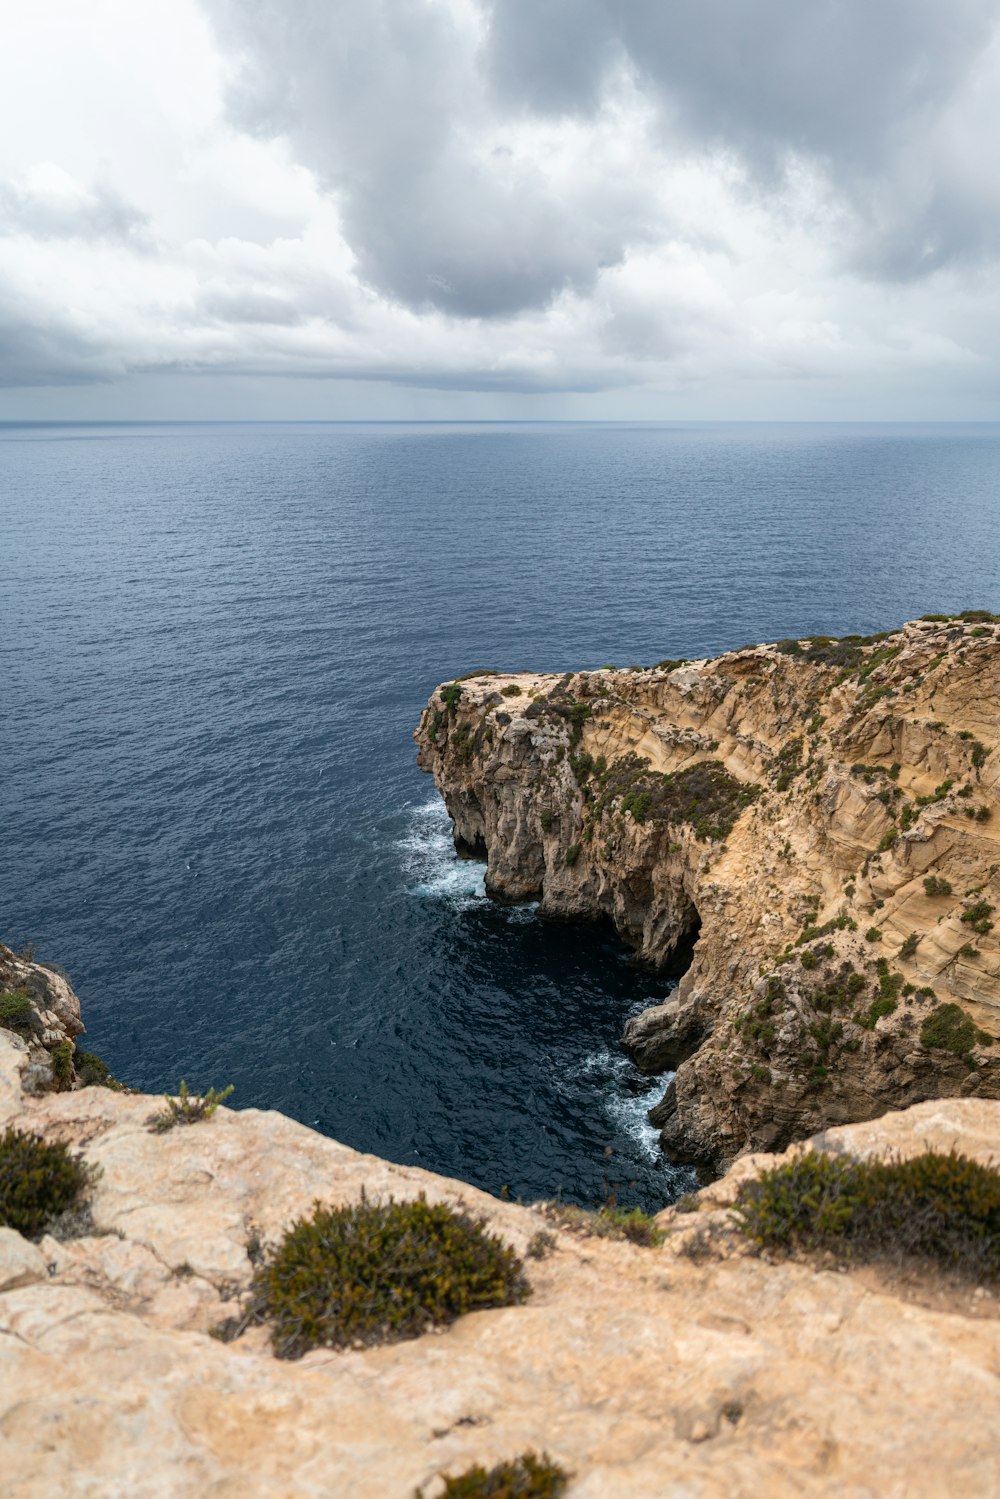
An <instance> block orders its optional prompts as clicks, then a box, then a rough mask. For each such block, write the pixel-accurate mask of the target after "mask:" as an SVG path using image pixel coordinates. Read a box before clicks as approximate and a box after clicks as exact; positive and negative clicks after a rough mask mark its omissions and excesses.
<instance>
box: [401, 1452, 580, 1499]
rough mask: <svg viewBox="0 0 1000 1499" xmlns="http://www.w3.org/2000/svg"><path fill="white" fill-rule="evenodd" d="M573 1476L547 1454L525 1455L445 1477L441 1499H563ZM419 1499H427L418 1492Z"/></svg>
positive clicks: (440, 1491)
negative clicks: (570, 1477)
mask: <svg viewBox="0 0 1000 1499" xmlns="http://www.w3.org/2000/svg"><path fill="white" fill-rule="evenodd" d="M568 1483H569V1474H568V1473H566V1472H565V1471H564V1470H563V1469H562V1468H560V1467H559V1465H558V1464H557V1463H554V1462H552V1461H551V1459H550V1458H549V1457H547V1456H546V1454H545V1453H544V1452H543V1453H542V1455H541V1457H536V1455H535V1453H533V1452H525V1453H524V1454H523V1455H522V1456H521V1457H515V1458H514V1459H513V1461H511V1462H505V1463H497V1465H496V1467H494V1468H483V1467H481V1466H480V1465H479V1464H478V1463H477V1464H476V1466H475V1467H474V1468H469V1469H467V1470H466V1472H464V1473H459V1474H457V1475H456V1476H455V1477H450V1476H448V1475H445V1477H444V1488H443V1489H440V1490H438V1491H437V1492H438V1493H439V1495H440V1499H559V1495H560V1494H564V1493H565V1492H566V1485H567V1484H568ZM416 1499H425V1495H424V1491H423V1490H422V1489H418V1490H417V1495H416Z"/></svg>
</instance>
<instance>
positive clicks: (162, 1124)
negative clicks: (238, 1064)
mask: <svg viewBox="0 0 1000 1499" xmlns="http://www.w3.org/2000/svg"><path fill="white" fill-rule="evenodd" d="M233 1091H234V1090H233V1085H232V1083H230V1084H229V1087H228V1088H223V1089H222V1092H221V1093H216V1091H215V1089H214V1088H209V1090H208V1092H207V1093H205V1094H200V1093H191V1092H189V1090H188V1085H187V1083H186V1082H185V1081H184V1079H183V1078H181V1086H180V1090H179V1092H178V1095H177V1097H176V1098H171V1097H170V1094H169V1093H166V1094H164V1097H163V1102H164V1103H165V1104H166V1106H167V1107H166V1108H165V1109H164V1110H163V1111H162V1112H161V1113H159V1114H154V1115H153V1117H152V1119H150V1121H149V1128H150V1132H151V1133H152V1134H154V1135H165V1134H166V1132H167V1130H168V1129H173V1127H174V1125H175V1124H197V1123H198V1121H199V1120H200V1119H211V1117H212V1115H213V1114H214V1113H215V1111H216V1109H217V1108H218V1107H219V1104H220V1103H225V1101H226V1099H227V1098H228V1097H229V1095H230V1094H231V1093H232V1092H233Z"/></svg>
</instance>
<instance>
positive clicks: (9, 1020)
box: [0, 989, 35, 1030]
mask: <svg viewBox="0 0 1000 1499" xmlns="http://www.w3.org/2000/svg"><path fill="white" fill-rule="evenodd" d="M34 1015H35V1007H34V1005H33V1004H32V1003H31V995H30V994H29V993H28V991H27V989H13V990H10V991H8V992H7V993H5V994H0V1025H4V1026H6V1027H7V1028H8V1029H9V1030H21V1029H25V1028H26V1027H28V1026H30V1024H31V1022H32V1020H33V1019H34Z"/></svg>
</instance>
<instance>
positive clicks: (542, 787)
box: [416, 613, 1000, 1168]
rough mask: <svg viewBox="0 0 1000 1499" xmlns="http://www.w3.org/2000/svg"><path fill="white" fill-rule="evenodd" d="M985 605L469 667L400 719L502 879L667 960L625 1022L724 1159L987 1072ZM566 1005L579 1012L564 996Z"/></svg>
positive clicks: (469, 850)
mask: <svg viewBox="0 0 1000 1499" xmlns="http://www.w3.org/2000/svg"><path fill="white" fill-rule="evenodd" d="M998 689H1000V619H998V618H997V617H994V616H990V615H985V614H979V613H973V614H969V615H966V616H961V617H956V618H941V617H937V618H933V619H926V620H918V621H914V622H912V623H910V624H907V625H905V626H904V627H903V628H902V629H901V630H899V631H897V632H895V633H892V634H887V635H883V636H877V637H873V638H866V639H862V638H859V637H847V638H845V639H843V640H830V639H826V638H816V639H812V640H800V641H794V640H786V641H780V642H778V643H776V644H771V645H759V646H750V647H746V648H744V649H742V650H738V651H731V652H728V653H727V654H726V655H723V656H720V657H718V658H717V659H716V660H711V661H688V662H678V661H664V662H661V663H660V664H659V665H658V666H656V667H653V668H651V669H641V668H635V667H633V668H631V669H629V670H625V671H622V670H616V669H613V668H606V669H604V670H601V671H582V672H575V673H574V672H567V673H566V674H565V675H563V676H534V675H526V674H518V675H508V674H504V673H481V674H477V675H473V676H471V677H469V678H467V679H459V680H457V681H454V682H451V683H446V684H445V685H444V686H443V687H441V688H439V689H438V690H437V691H436V692H435V693H434V695H433V697H432V699H431V701H430V703H429V705H428V707H427V709H426V711H425V712H424V714H423V716H422V719H421V722H420V725H419V728H418V729H417V731H416V739H417V743H418V747H419V752H418V760H419V764H420V765H421V767H422V768H423V769H425V770H427V771H430V772H431V773H432V774H433V776H434V780H435V783H436V785H437V787H438V789H439V791H440V792H441V794H442V796H443V797H444V800H445V803H446V805H447V807H448V811H449V813H450V815H451V817H452V820H453V823H454V831H455V842H456V846H457V848H458V849H459V851H460V852H463V853H466V854H470V855H475V856H481V857H484V858H485V859H486V861H487V875H486V882H487V889H488V891H489V892H490V894H491V895H493V896H494V897H495V898H496V899H497V900H502V901H523V900H528V899H532V900H539V901H540V902H541V911H542V914H543V915H546V916H550V917H560V918H566V919H594V918H604V917H608V918H610V919H611V920H612V921H613V922H614V925H615V927H616V928H617V930H618V931H619V933H620V934H621V936H622V937H623V938H624V939H625V941H626V942H628V943H630V944H631V945H632V946H633V947H634V948H635V951H636V954H637V955H638V957H639V958H640V959H642V960H645V961H647V962H650V963H653V964H656V965H658V966H663V967H667V968H669V966H670V965H671V964H673V965H675V966H676V968H677V969H678V970H681V969H682V970H683V977H682V978H681V981H680V984H679V987H678V989H677V990H676V992H675V993H674V994H673V995H672V996H671V997H670V999H669V1000H668V1002H667V1003H666V1004H663V1005H660V1006H657V1007H655V1008H653V1009H651V1010H647V1011H646V1012H645V1013H644V1014H643V1015H641V1016H639V1017H638V1018H637V1019H636V1020H634V1021H632V1022H630V1024H629V1026H628V1028H627V1031H626V1034H625V1037H624V1044H625V1046H626V1048H627V1050H628V1051H629V1052H630V1053H631V1055H632V1056H633V1058H634V1059H635V1061H636V1063H637V1064H638V1065H639V1066H640V1067H641V1068H643V1069H644V1070H646V1071H648V1072H651V1073H652V1072H659V1071H662V1070H663V1069H665V1068H670V1069H674V1068H675V1069H676V1076H675V1078H674V1080H673V1081H672V1082H671V1084H670V1086H669V1088H668V1090H667V1093H666V1096H665V1097H664V1099H663V1100H662V1102H661V1103H660V1104H659V1105H658V1106H657V1107H656V1108H655V1109H654V1110H653V1113H652V1116H651V1117H652V1118H653V1119H654V1122H655V1123H657V1124H659V1125H660V1126H661V1129H662V1138H663V1143H664V1146H665V1148H666V1149H667V1151H668V1152H669V1153H670V1154H672V1155H674V1156H676V1157H678V1158H681V1159H684V1160H689V1161H695V1162H700V1163H705V1164H708V1165H710V1166H712V1167H715V1168H718V1167H721V1166H724V1165H725V1163H726V1162H728V1161H730V1160H732V1159H733V1158H734V1157H735V1156H736V1155H738V1154H739V1153H741V1152H743V1151H746V1150H754V1149H765V1150H776V1149H781V1148H783V1147H785V1146H787V1144H788V1143H789V1142H790V1141H792V1140H795V1139H799V1138H803V1137H805V1136H807V1135H809V1134H812V1133H814V1132H815V1131H817V1130H819V1129H822V1128H824V1127H825V1126H827V1125H830V1124H841V1123H845V1122H848V1121H853V1120H865V1119H871V1118H874V1117H877V1116H878V1115H880V1114H882V1113H883V1112H885V1110H887V1109H890V1108H900V1107H905V1106H907V1105H910V1104H913V1103H917V1102H919V1101H920V1100H924V1099H930V1098H937V1097H955V1096H963V1097H969V1096H980V1097H990V1098H996V1097H1000V1045H998V1044H997V1040H996V1038H997V1035H998V1033H1000V945H998V941H997V927H996V926H995V924H994V923H995V921H997V920H998V919H1000V918H998V910H997V908H1000V750H998V749H997V746H998V743H1000V692H998ZM567 1024H572V1017H571V1016H568V1017H567Z"/></svg>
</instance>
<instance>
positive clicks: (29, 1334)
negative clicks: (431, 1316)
mask: <svg viewBox="0 0 1000 1499" xmlns="http://www.w3.org/2000/svg"><path fill="white" fill-rule="evenodd" d="M27 1065H28V1062H27V1052H26V1049H25V1048H24V1046H23V1044H20V1043H17V1042H16V1041H14V1040H12V1039H11V1038H9V1037H8V1036H7V1034H6V1033H4V1032H3V1031H2V1030H0V1129H2V1128H4V1127H5V1126H6V1125H7V1124H8V1123H15V1124H17V1125H18V1126H19V1127H21V1128H28V1129H33V1130H36V1131H38V1132H40V1133H41V1134H43V1135H44V1136H45V1137H46V1138H48V1139H61V1140H64V1141H66V1142H67V1143H69V1144H70V1145H72V1146H73V1147H75V1148H76V1149H78V1150H80V1151H82V1153H83V1155H84V1158H85V1160H86V1162H87V1163H88V1164H89V1165H90V1166H91V1167H92V1168H94V1169H95V1170H96V1171H97V1172H98V1173H99V1174H98V1175H97V1178H96V1181H95V1183H94V1187H93V1196H92V1217H93V1223H92V1225H91V1227H90V1228H89V1229H88V1230H87V1232H86V1233H84V1234H83V1235H82V1236H81V1237H77V1238H73V1239H69V1240H65V1241H60V1240H57V1239H54V1238H51V1237H49V1238H45V1239H43V1240H42V1242H41V1244H40V1245H38V1246H34V1245H31V1244H28V1243H27V1242H26V1241H25V1240H23V1239H22V1238H21V1237H20V1236H19V1235H17V1234H15V1233H13V1232H12V1231H10V1230H7V1231H0V1361H2V1362H0V1371H2V1373H0V1473H2V1481H0V1487H2V1490H3V1493H4V1495H5V1496H10V1499H51V1496H52V1495H55V1494H59V1495H68V1496H81V1499H83V1496H88V1499H89V1496H94V1495H101V1496H118V1495H122V1496H124V1495H128V1496H129V1499H175V1496H176V1495H177V1494H178V1492H181V1491H182V1492H183V1493H185V1494H190V1495H192V1496H199V1499H200V1496H206V1499H207V1496H212V1499H227V1496H236V1495H239V1496H240V1499H329V1496H331V1495H336V1496H337V1499H412V1496H413V1494H414V1491H415V1489H416V1488H417V1486H418V1485H425V1484H426V1485H428V1489H427V1492H428V1493H429V1494H432V1493H435V1492H436V1491H437V1490H436V1489H435V1487H434V1485H435V1482H436V1480H437V1475H439V1474H440V1473H442V1472H443V1471H450V1472H452V1473H456V1472H461V1471H463V1470H465V1469H466V1468H468V1467H469V1466H471V1465H472V1464H473V1463H484V1464H486V1465H491V1464H492V1463H494V1462H497V1461H499V1460H500V1459H503V1458H510V1457H512V1456H514V1455H516V1454H518V1453H520V1452H522V1451H524V1450H525V1449H526V1448H534V1449H535V1450H545V1451H547V1452H549V1453H550V1454H551V1456H552V1457H553V1458H555V1459H556V1460H557V1461H559V1462H560V1463H561V1464H562V1465H563V1466H564V1467H565V1468H567V1469H568V1470H569V1471H570V1472H572V1473H573V1475H574V1477H573V1481H572V1483H571V1485H570V1488H569V1492H568V1499H733V1496H746V1499H757V1496H760V1495H767V1496H769V1499H771V1496H775V1499H783V1496H788V1499H792V1496H794V1499H799V1496H801V1495H803V1494H809V1495H811V1496H815V1499H842V1496H843V1495H845V1494H852V1495H858V1496H869V1495H870V1496H875V1495H878V1496H879V1499H882V1496H889V1495H898V1496H900V1499H903V1496H906V1499H943V1496H945V1495H947V1496H949V1499H950V1496H964V1495H968V1496H970V1499H971V1496H973V1495H976V1496H979V1495H984V1494H991V1493H995V1492H997V1491H998V1488H1000V1446H998V1443H997V1438H996V1433H997V1431H998V1430H1000V1378H998V1373H997V1371H998V1369H1000V1320H998V1316H997V1313H998V1305H997V1301H996V1299H995V1297H994V1295H993V1293H992V1292H986V1293H978V1294H977V1292H976V1291H975V1290H974V1289H973V1288H967V1289H966V1290H964V1291H963V1292H962V1293H961V1295H958V1294H957V1293H956V1296H955V1297H953V1298H952V1301H951V1302H950V1303H949V1304H948V1305H947V1306H944V1307H938V1308H937V1309H935V1308H934V1307H928V1306H925V1305H923V1304H921V1302H920V1301H919V1299H916V1298H915V1297H914V1296H913V1295H912V1294H911V1293H910V1292H909V1291H908V1290H907V1288H906V1287H900V1286H897V1285H894V1284H893V1283H892V1282H891V1281H888V1282H886V1283H879V1282H877V1281H876V1282H873V1281H872V1280H871V1278H870V1277H868V1278H866V1277H865V1276H862V1275H860V1274H855V1273H854V1272H852V1273H850V1274H838V1273H832V1272H830V1271H824V1270H819V1269H817V1268H815V1267H813V1266H810V1265H808V1264H796V1263H786V1264H768V1263H766V1262H764V1261H763V1260H761V1259H759V1258H757V1257H755V1256H754V1255H752V1254H751V1253H750V1252H749V1250H748V1248H747V1245H746V1243H745V1241H742V1240H741V1239H740V1238H739V1236H737V1235H735V1234H733V1233H732V1232H731V1231H730V1230H729V1229H728V1228H727V1224H728V1213H727V1207H728V1204H729V1203H730V1202H731V1201H732V1198H733V1195H734V1193H735V1188H736V1185H737V1183H738V1180H739V1179H741V1178H742V1177H743V1176H746V1175H747V1174H749V1173H751V1172H752V1171H754V1170H756V1169H759V1167H760V1165H761V1164H770V1163H771V1161H772V1160H773V1157H766V1158H763V1160H762V1159H761V1158H755V1157H747V1158H744V1159H743V1160H741V1161H740V1162H739V1163H738V1166H737V1168H736V1173H735V1175H734V1176H733V1177H732V1178H725V1179H724V1180H723V1181H721V1182H719V1183H716V1184H715V1185H714V1186H713V1187H712V1188H710V1189H709V1190H708V1191H707V1192H705V1193H703V1194H701V1195H700V1197H699V1198H698V1200H697V1201H696V1202H695V1203H691V1202H687V1203H685V1205H684V1206H685V1209H686V1211H683V1212H682V1211H681V1210H680V1209H677V1208H675V1209H670V1210H668V1211H667V1212H666V1213H664V1214H663V1215H661V1219H660V1221H661V1224H662V1226H663V1227H664V1228H665V1229H666V1230H667V1237H666V1240H665V1242H664V1244H663V1245H662V1246H661V1247H660V1248H657V1249H641V1248H637V1247H634V1246H632V1245H630V1244H626V1243H615V1242H610V1241H607V1240H603V1239H594V1238H580V1237H577V1236H576V1235H574V1234H572V1233H569V1232H565V1231H561V1230H559V1231H556V1232H555V1234H554V1238H555V1244H554V1247H553V1248H551V1250H550V1251H549V1252H548V1253H547V1254H546V1257H545V1258H544V1259H532V1258H529V1259H527V1261H526V1264H527V1267H528V1274H529V1278H530V1281H531V1284H532V1287H533V1294H532V1296H531V1298H530V1300H529V1301H528V1302H527V1303H525V1304H524V1305H522V1306H515V1307H507V1308H503V1309H501V1310H496V1311H486V1312H480V1313H476V1314H475V1315H472V1316H468V1317H465V1318H462V1319H461V1320H460V1321H458V1322H457V1323H455V1324H454V1325H453V1326H452V1327H450V1328H449V1329H448V1330H447V1331H445V1332H444V1333H442V1334H441V1335H439V1336H425V1337H423V1338H421V1339H418V1340H416V1341H413V1342H408V1343H400V1344H395V1345H391V1346H387V1347H382V1348H371V1349H367V1350H364V1351H356V1352H355V1351H348V1352H333V1351H317V1352H314V1353H311V1354H308V1355H307V1356H306V1357H305V1358H303V1359H302V1360H300V1361H299V1362H294V1363H290V1362H282V1361H279V1360H277V1359H275V1358H274V1357H273V1355H272V1354H271V1352H270V1349H269V1346H268V1343H267V1336H266V1332H265V1330H264V1329H263V1328H259V1329H256V1330H254V1331H252V1332H250V1333H247V1334H246V1335H245V1336H244V1337H243V1338H241V1339H239V1340H238V1341H236V1342H234V1343H230V1344H223V1343H220V1342H218V1341H217V1340H215V1339H213V1338H212V1337H210V1336H209V1335H208V1332H207V1329H208V1328H210V1327H212V1326H213V1325H214V1324H216V1323H218V1322H220V1321H222V1320H223V1319H224V1318H226V1317H227V1316H229V1315H230V1314H232V1313H233V1311H234V1310H235V1309H236V1308H237V1307H238V1305H239V1297H240V1294H241V1292H242V1291H243V1290H245V1288H246V1286H247V1285H248V1283H249V1280H250V1277H251V1274H252V1266H251V1261H250V1257H249V1252H250V1250H251V1249H253V1248H254V1245H255V1243H256V1242H257V1241H260V1240H262V1241H263V1242H264V1243H265V1244H266V1243H267V1242H268V1241H273V1240H275V1239H276V1238H277V1237H278V1236H279V1235H280V1234H281V1233H282V1231H283V1230H284V1229H285V1228H286V1227H288V1226H289V1224H290V1223H291V1222H292V1221H293V1220H294V1219H295V1218H296V1217H298V1216H300V1215H302V1214H304V1213H307V1212H308V1211H309V1210H310V1208H311V1206H312V1204H313V1202H314V1201H315V1200H316V1199H317V1198H318V1199H320V1200H322V1201H323V1202H326V1203H335V1202H346V1201H349V1200H355V1199H356V1198H357V1197H358V1196H359V1195H360V1193H361V1191H362V1189H364V1190H365V1191H366V1192H367V1193H368V1195H369V1197H380V1196H387V1195H389V1194H392V1195H394V1196H396V1197H397V1198H405V1197H412V1196H415V1195H416V1194H418V1193H419V1192H424V1193H426V1195H427V1197H428V1198H429V1199H431V1200H434V1201H447V1202H452V1203H464V1204H465V1205H466V1206H467V1207H468V1209H469V1210H470V1211H472V1212H473V1213H476V1214H480V1213H481V1214H483V1215H484V1216H485V1217H486V1218H487V1219H488V1221H489V1223H490V1225H491V1227H492V1228H493V1229H494V1231H496V1232H498V1233H499V1234H501V1235H502V1236H503V1237H504V1238H505V1239H507V1240H508V1241H509V1242H510V1243H512V1244H513V1245H514V1246H515V1248H516V1249H517V1250H518V1251H519V1252H521V1253H522V1254H523V1253H524V1252H525V1250H526V1249H527V1246H528V1245H529V1244H530V1243H531V1241H532V1238H533V1236H534V1235H535V1234H536V1233H537V1232H538V1231H539V1229H545V1230H547V1231H550V1232H551V1231H552V1229H553V1225H552V1223H551V1222H550V1221H548V1220H547V1219H545V1218H542V1217H541V1216H540V1215H539V1214H538V1213H537V1212H535V1211H533V1210H531V1209H529V1208H525V1207H520V1206H518V1205H516V1204H513V1203H505V1202H499V1201H497V1200H496V1199H493V1198H490V1197H488V1196H486V1195H485V1194H484V1193H481V1192H478V1191H476V1190H475V1189H474V1188H471V1187H467V1186H464V1185H463V1184H462V1183H460V1182H455V1181H448V1180H446V1179H444V1178H442V1177H437V1176H433V1175H431V1174H430V1173H428V1172H423V1171H417V1170H414V1169H412V1168H408V1167H399V1166H393V1165H391V1164H389V1163H387V1162H385V1161H380V1160H377V1159H376V1158H374V1157H371V1156H365V1155H360V1154H358V1153H357V1152H356V1151H353V1150H349V1149H347V1148H346V1147H345V1146H343V1145H340V1144H338V1143H337V1142H336V1141H334V1140H329V1139H325V1138H323V1137H322V1136H319V1135H316V1134H314V1133H313V1132H312V1131H311V1130H308V1129H306V1128H304V1127H303V1126H301V1125H298V1124H295V1123H293V1122H292V1121H291V1120H289V1119H285V1118H283V1117H282V1116H281V1115H280V1114H274V1113H264V1112H260V1111H258V1110H252V1109H250V1110H246V1111H243V1112H234V1111H231V1110H229V1109H225V1108H222V1109H220V1110H219V1111H218V1113H217V1114H215V1115H214V1116H213V1117H212V1118H211V1119H209V1120H205V1121H202V1122H201V1123H198V1124H194V1125H190V1126H186V1127H185V1126H179V1127H177V1128H175V1129H174V1130H172V1131H170V1132H169V1133H167V1134H151V1133H149V1131H148V1129H147V1127H146V1126H147V1121H148V1119H149V1118H150V1116H151V1115H152V1114H153V1113H155V1112H156V1111H157V1110H158V1108H159V1107H160V1105H161V1100H159V1099H155V1098H149V1097H143V1096H141V1095H134V1094H123V1093H115V1092H111V1091H108V1090H106V1089H104V1088H99V1087H86V1088H80V1089H76V1090H74V1091H70V1092H64V1093H52V1094H48V1095H45V1096H37V1095H25V1094H24V1093H23V1092H22V1088H21V1077H22V1074H23V1072H24V1070H25V1069H26V1067H27ZM998 1131H1000V1104H997V1103H990V1102H985V1101H983V1100H980V1099H962V1100H954V1099H952V1100H947V1101H943V1102H940V1103H935V1104H924V1105H921V1106H919V1107H917V1108H915V1109H912V1110H910V1111H908V1112H907V1113H904V1114H899V1115H888V1116H886V1117H885V1118H883V1119H880V1120H879V1121H877V1123H875V1124H869V1125H861V1126H853V1127H850V1128H847V1129H845V1130H842V1131H839V1132H838V1135H837V1139H836V1141H834V1142H832V1143H834V1144H835V1145H836V1146H837V1147H838V1148H841V1149H848V1150H852V1151H855V1152H857V1153H863V1154H869V1153H883V1152H886V1151H892V1152H894V1153H903V1154H909V1153H916V1152H919V1151H921V1150H925V1149H927V1148H935V1149H944V1150H947V1149H950V1148H952V1146H956V1147H957V1148H958V1149H960V1150H962V1151H964V1152H965V1153H967V1154H969V1155H973V1156H975V1157H977V1158H979V1159H986V1158H988V1157H989V1155H990V1154H992V1153H993V1151H994V1148H995V1143H996V1140H997V1138H998ZM692 1209H694V1210H693V1211H692ZM706 1239H707V1240H709V1241H711V1244H712V1248H711V1250H710V1252H708V1253H706V1252H705V1251H704V1249H703V1248H702V1241H703V1240H706Z"/></svg>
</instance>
